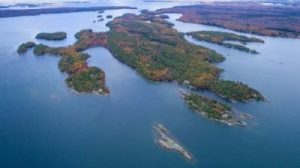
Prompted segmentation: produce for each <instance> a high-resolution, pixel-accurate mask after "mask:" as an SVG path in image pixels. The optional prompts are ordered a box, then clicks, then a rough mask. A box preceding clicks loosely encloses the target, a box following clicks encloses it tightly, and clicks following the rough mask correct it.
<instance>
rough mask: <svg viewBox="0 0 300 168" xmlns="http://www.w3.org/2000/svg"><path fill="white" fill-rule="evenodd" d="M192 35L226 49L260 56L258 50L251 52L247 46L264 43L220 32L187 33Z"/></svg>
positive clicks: (252, 38)
mask: <svg viewBox="0 0 300 168" xmlns="http://www.w3.org/2000/svg"><path fill="white" fill-rule="evenodd" d="M187 34H188V35H191V36H192V37H193V38H195V39H197V40H200V41H206V42H210V43H214V44H218V45H221V46H224V47H226V48H233V49H236V50H240V51H244V52H247V53H251V54H258V52H257V51H256V50H251V49H249V48H248V47H246V46H245V45H246V44H247V43H253V42H255V43H264V41H263V40H261V39H258V38H254V37H251V38H250V37H247V36H243V35H238V34H234V33H227V32H218V31H197V32H190V33H187ZM231 41H234V42H240V43H241V44H243V45H240V44H232V43H231Z"/></svg>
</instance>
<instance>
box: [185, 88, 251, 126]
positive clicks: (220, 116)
mask: <svg viewBox="0 0 300 168" xmlns="http://www.w3.org/2000/svg"><path fill="white" fill-rule="evenodd" d="M182 96H183V99H184V101H185V103H186V104H187V105H188V106H189V108H190V109H192V110H193V111H195V112H198V113H200V114H201V115H202V116H204V117H207V118H209V119H211V120H214V121H217V122H220V123H223V124H227V125H229V126H235V125H237V126H242V127H244V126H246V125H247V123H246V122H245V120H247V119H251V118H252V117H251V116H250V115H249V114H245V113H239V112H235V111H233V109H232V108H231V107H230V106H229V105H226V104H223V103H220V102H218V101H216V100H211V99H209V98H207V97H204V96H201V95H197V94H195V93H182Z"/></svg>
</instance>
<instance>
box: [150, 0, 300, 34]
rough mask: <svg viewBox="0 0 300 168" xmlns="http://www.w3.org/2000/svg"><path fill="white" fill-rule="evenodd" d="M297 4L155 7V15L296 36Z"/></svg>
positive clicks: (299, 26) (298, 27)
mask: <svg viewBox="0 0 300 168" xmlns="http://www.w3.org/2000/svg"><path fill="white" fill-rule="evenodd" d="M299 11H300V6H299V5H283V6H278V5H277V6H275V5H263V4H262V3H260V2H214V3H201V4H199V5H189V6H176V7H172V8H165V9H158V10H157V11H156V13H157V14H163V13H180V14H182V16H181V17H180V18H179V20H180V21H182V22H188V23H196V24H204V25H210V26H217V27H223V28H226V29H231V30H235V31H240V32H246V33H253V34H257V35H263V36H274V37H288V38H299V37H300V17H299Z"/></svg>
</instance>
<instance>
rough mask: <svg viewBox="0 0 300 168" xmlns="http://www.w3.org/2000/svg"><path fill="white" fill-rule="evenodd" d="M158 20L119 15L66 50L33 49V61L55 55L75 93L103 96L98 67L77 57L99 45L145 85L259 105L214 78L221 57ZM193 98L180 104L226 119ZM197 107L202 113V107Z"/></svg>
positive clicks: (242, 88)
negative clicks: (187, 89)
mask: <svg viewBox="0 0 300 168" xmlns="http://www.w3.org/2000/svg"><path fill="white" fill-rule="evenodd" d="M164 18H165V16H163V15H162V16H160V15H159V16H157V15H155V14H152V13H149V12H143V13H142V14H140V15H135V14H125V15H123V16H121V17H116V18H114V19H113V20H112V21H111V22H109V23H108V24H107V26H108V27H109V28H110V30H109V31H108V32H93V31H92V30H90V29H86V30H81V31H80V32H78V33H76V34H75V37H76V39H77V41H76V42H75V43H74V44H73V45H71V46H67V47H49V46H46V45H43V44H38V45H36V46H35V47H34V50H33V53H34V54H35V55H37V56H42V55H56V56H60V57H61V59H60V61H59V68H60V71H61V72H65V73H67V74H68V75H69V76H68V78H67V79H66V83H67V84H68V86H69V87H70V88H73V89H74V90H75V91H77V92H88V93H90V92H97V93H102V94H108V93H109V89H108V88H107V87H106V86H105V74H104V72H103V71H102V70H101V69H100V68H97V67H89V66H88V65H87V59H88V57H89V55H88V54H85V53H83V51H84V50H86V49H88V48H91V47H97V46H102V47H105V48H107V49H108V50H109V51H110V52H111V53H112V54H113V56H114V57H115V58H117V59H118V60H119V61H121V62H123V63H124V64H126V65H128V66H130V67H132V68H133V69H135V70H136V71H137V72H138V73H140V74H141V75H142V76H143V77H144V78H145V79H147V80H150V81H156V82H161V81H165V82H172V81H175V82H178V83H179V84H182V85H187V86H189V87H191V88H193V89H201V90H209V91H211V92H214V93H216V94H217V95H219V96H220V97H222V98H224V99H226V100H230V101H241V102H247V101H251V100H256V101H263V100H264V97H263V96H262V95H261V94H260V93H259V92H258V91H256V90H255V89H253V88H251V87H249V86H248V85H246V84H243V83H241V82H233V81H228V80H221V79H219V76H220V73H221V72H222V70H221V69H219V68H218V67H217V66H216V65H215V64H216V63H219V62H222V61H224V57H223V56H222V55H220V54H218V53H217V52H215V51H214V50H211V49H208V48H205V47H201V46H197V45H194V44H192V43H189V42H188V41H187V40H186V39H185V38H184V35H183V34H181V33H179V32H177V31H176V30H175V29H174V28H173V27H172V26H173V24H171V23H169V22H167V21H165V20H164ZM194 97H195V96H194V95H192V97H191V98H193V99H188V98H190V97H189V96H185V100H186V101H187V102H189V104H190V101H194V100H196V102H194V104H198V103H200V102H202V103H204V104H206V105H205V107H207V108H209V109H216V108H217V107H218V108H219V107H220V108H219V109H218V110H217V111H219V112H220V113H222V114H223V113H224V114H227V115H228V116H229V118H230V119H232V117H230V115H229V113H228V112H227V111H230V109H229V108H228V107H227V106H223V105H222V104H221V103H219V102H215V101H213V100H209V99H208V98H205V99H204V98H202V97H200V98H197V99H194ZM200 104H201V103H200ZM197 108H198V107H197ZM199 108H200V109H198V110H201V111H202V110H203V109H202V108H203V107H202V106H199ZM212 114H214V115H215V114H217V113H214V112H213V113H212ZM230 114H231V113H230ZM214 115H213V116H214ZM215 119H218V118H215ZM233 122H238V121H237V120H236V119H233V120H232V121H231V120H230V123H233Z"/></svg>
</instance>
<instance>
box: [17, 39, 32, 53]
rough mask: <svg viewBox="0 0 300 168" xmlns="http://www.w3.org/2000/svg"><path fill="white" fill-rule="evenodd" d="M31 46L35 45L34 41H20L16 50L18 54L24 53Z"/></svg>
mask: <svg viewBox="0 0 300 168" xmlns="http://www.w3.org/2000/svg"><path fill="white" fill-rule="evenodd" d="M33 47H35V43H34V42H31V41H30V42H27V43H22V44H21V45H20V46H19V48H18V50H17V52H18V54H24V53H26V52H27V51H28V49H31V48H33Z"/></svg>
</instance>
